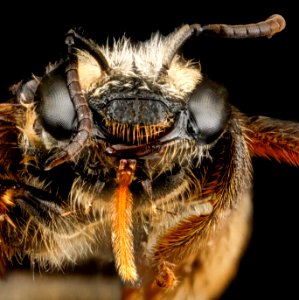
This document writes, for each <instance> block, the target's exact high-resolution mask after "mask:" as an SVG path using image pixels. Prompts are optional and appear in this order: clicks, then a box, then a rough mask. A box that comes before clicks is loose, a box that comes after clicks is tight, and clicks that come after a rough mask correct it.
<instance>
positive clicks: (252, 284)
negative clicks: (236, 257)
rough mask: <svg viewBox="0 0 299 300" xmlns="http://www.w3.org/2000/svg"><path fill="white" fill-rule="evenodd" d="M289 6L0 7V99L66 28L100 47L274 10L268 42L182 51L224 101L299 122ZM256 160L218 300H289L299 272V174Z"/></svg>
mask: <svg viewBox="0 0 299 300" xmlns="http://www.w3.org/2000/svg"><path fill="white" fill-rule="evenodd" d="M61 2H62V1H61ZM224 2H225V3H224ZM289 2H291V1H290V0H289V1H274V0H273V1H265V0H263V1H257V0H254V1H247V0H246V1H239V2H237V3H233V2H232V1H219V3H217V2H215V1H209V2H208V3H207V1H182V2H181V3H179V2H177V3H174V2H170V3H166V2H165V3H164V2H162V1H160V2H158V3H157V2H150V1H139V2H138V3H137V4H133V3H130V2H125V1H123V2H121V4H118V3H114V2H112V1H110V2H106V3H104V2H100V1H98V2H96V1H93V3H89V2H87V1H84V0H83V1H82V2H81V3H78V4H75V3H74V2H68V3H67V2H65V3H63V5H65V8H63V9H62V8H61V6H62V3H55V2H53V1H47V2H43V1H40V2H39V3H38V4H36V5H33V4H32V5H30V6H28V3H23V4H17V3H7V4H6V7H4V5H2V7H1V15H2V16H1V18H0V33H1V35H0V36H1V41H2V42H1V55H2V59H1V80H0V96H1V98H0V101H5V100H6V99H7V98H8V97H9V93H8V92H7V91H8V87H9V85H11V84H12V83H15V82H18V81H19V80H21V79H24V78H25V79H26V78H29V77H30V75H31V73H34V74H36V75H41V74H42V73H43V70H44V67H45V66H46V65H47V63H48V62H50V61H51V62H55V61H56V60H58V59H59V58H60V57H61V56H62V55H63V54H64V51H65V47H64V34H65V33H66V32H67V30H68V29H70V28H73V27H76V28H82V30H83V32H84V33H85V34H86V36H89V37H91V38H93V39H94V40H96V41H98V42H99V43H105V42H106V39H107V37H110V38H112V37H116V38H118V37H121V36H122V35H123V33H124V32H125V33H126V36H130V37H132V39H133V40H145V39H147V38H148V37H149V36H150V34H151V32H153V31H157V30H160V31H161V32H162V33H163V34H167V33H169V32H171V31H172V30H173V29H174V28H175V27H178V26H180V25H181V24H182V23H196V22H198V23H201V24H208V23H216V22H222V23H231V24H234V23H247V22H256V21H260V20H263V19H265V18H267V17H268V16H270V15H271V14H273V13H280V14H282V15H283V16H284V17H285V19H286V21H287V27H286V29H285V31H284V32H282V33H280V34H278V35H276V36H274V37H273V38H272V39H256V40H222V39H213V38H198V39H192V40H190V41H189V42H188V43H187V44H186V45H185V46H184V51H183V52H184V56H185V57H187V58H195V59H199V60H200V61H201V63H202V69H203V72H204V73H205V74H208V75H209V77H210V78H212V79H214V80H216V81H218V82H221V83H223V84H224V85H226V87H227V88H228V90H229V92H230V97H231V102H232V103H233V104H234V105H235V106H237V107H238V108H239V109H240V110H241V111H243V112H244V113H246V114H248V115H255V114H256V115H268V116H271V117H275V118H281V119H290V120H297V121H299V112H298V109H297V105H298V100H299V99H298V95H297V93H296V90H297V89H298V88H297V85H298V83H297V82H296V80H297V77H298V75H297V74H298V73H297V69H296V68H297V67H296V65H298V57H297V56H296V55H295V53H296V51H295V45H294V40H295V36H296V35H297V34H296V33H295V31H296V30H297V29H298V25H297V24H296V23H295V18H294V17H293V16H292V12H293V11H295V7H294V5H295V4H290V3H289ZM294 2H295V1H294ZM104 5H105V6H104ZM161 5H164V7H163V8H161ZM4 17H6V18H7V19H4ZM292 71H293V72H292ZM298 126H299V125H298ZM253 163H254V171H255V172H254V186H255V188H254V208H255V214H254V229H253V236H252V239H251V243H250V246H249V248H248V250H247V252H246V254H245V256H244V258H243V260H242V262H241V267H240V271H239V274H238V276H237V278H236V280H235V281H234V282H233V283H232V285H231V286H230V287H229V289H228V290H227V292H226V293H225V295H224V296H223V297H222V298H221V299H232V300H233V299H252V298H253V297H255V298H257V299H259V298H262V297H263V298H266V299H271V298H272V297H277V298H278V297H279V296H280V297H281V298H282V299H288V298H291V299H293V298H296V296H295V295H296V294H297V293H296V292H297V285H298V284H297V280H296V279H297V278H298V275H297V270H298V267H299V264H298V261H299V260H298V255H297V253H299V251H298V246H297V245H296V240H297V236H298V235H297V230H298V228H299V226H298V219H299V217H298V212H297V207H298V205H297V202H298V200H299V193H298V185H299V170H298V169H296V168H293V167H289V166H285V165H280V164H278V163H274V162H269V161H265V160H261V159H254V161H253ZM0 293H1V291H0Z"/></svg>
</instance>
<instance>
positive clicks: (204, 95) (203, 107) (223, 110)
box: [188, 79, 230, 144]
mask: <svg viewBox="0 0 299 300" xmlns="http://www.w3.org/2000/svg"><path fill="white" fill-rule="evenodd" d="M227 98H228V93H227V91H226V89H225V88H224V87H222V86H221V85H218V84H216V83H214V82H213V81H210V80H207V79H205V80H204V81H203V82H202V83H201V84H200V85H199V86H198V87H197V88H196V90H195V91H194V92H193V94H192V95H191V97H190V99H189V101H188V111H189V113H190V120H189V124H188V132H189V134H191V135H192V136H193V137H194V138H195V139H196V140H197V141H198V142H199V143H201V144H209V143H211V142H213V141H214V140H215V139H217V137H219V135H220V134H221V133H222V132H223V130H224V128H225V125H226V122H227V120H228V117H229V115H230V106H229V105H228V102H227Z"/></svg>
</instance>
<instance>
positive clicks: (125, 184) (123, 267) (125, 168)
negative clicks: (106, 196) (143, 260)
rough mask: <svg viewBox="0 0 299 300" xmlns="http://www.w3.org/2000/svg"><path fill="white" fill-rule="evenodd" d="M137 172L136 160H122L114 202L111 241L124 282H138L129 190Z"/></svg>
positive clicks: (118, 171)
mask: <svg viewBox="0 0 299 300" xmlns="http://www.w3.org/2000/svg"><path fill="white" fill-rule="evenodd" d="M135 170H136V160H135V159H128V160H127V159H121V160H120V162H119V166H118V170H117V177H116V180H117V188H116V191H115V193H114V197H113V200H112V207H111V213H112V220H111V221H112V224H111V239H112V248H113V252H114V257H115V262H116V267H117V269H118V272H119V275H120V276H121V278H122V279H123V280H124V281H129V282H134V281H136V280H137V278H138V275H137V270H136V266H135V262H134V241H133V233H132V206H133V197H132V194H131V192H130V190H129V185H130V184H131V182H132V180H133V178H134V174H135Z"/></svg>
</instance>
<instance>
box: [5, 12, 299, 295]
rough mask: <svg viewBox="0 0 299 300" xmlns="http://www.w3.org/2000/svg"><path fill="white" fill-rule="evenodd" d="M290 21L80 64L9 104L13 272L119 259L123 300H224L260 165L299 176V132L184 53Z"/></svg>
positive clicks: (78, 40) (52, 70)
mask: <svg viewBox="0 0 299 300" xmlns="http://www.w3.org/2000/svg"><path fill="white" fill-rule="evenodd" d="M284 27H285V21H284V19H283V17H282V16H280V15H272V16H271V17H269V18H268V19H267V20H265V21H262V22H259V23H255V24H247V25H226V24H211V25H205V26H201V25H199V24H193V25H183V26H181V27H180V28H178V29H176V30H175V31H174V32H172V33H170V34H169V35H167V36H162V35H161V34H159V33H157V34H155V35H153V36H152V37H151V39H149V40H148V41H145V42H142V43H141V42H140V43H137V44H133V43H132V42H131V41H130V40H129V39H127V38H122V39H120V40H118V41H115V42H114V44H113V46H112V47H109V46H108V45H106V46H99V45H97V44H96V43H95V42H93V41H92V40H89V39H86V38H85V37H83V36H81V35H80V34H79V33H77V32H76V31H75V30H70V31H69V32H68V33H67V35H66V39H65V42H66V46H67V56H66V59H64V60H61V61H60V62H58V63H56V64H53V65H49V66H48V67H47V68H46V72H45V74H44V75H43V76H42V77H36V76H33V77H32V79H31V80H29V81H28V82H25V83H24V82H21V83H19V84H16V85H14V86H13V88H12V91H13V95H14V96H13V98H12V100H10V101H8V102H7V103H2V104H0V272H1V273H2V274H4V272H5V269H6V268H7V265H8V263H9V261H11V260H12V259H13V258H15V257H17V258H18V259H19V260H22V259H24V258H29V260H30V261H31V262H32V264H38V265H39V266H40V267H41V268H46V269H48V268H52V269H55V268H58V269H61V268H63V267H64V266H67V265H74V264H77V263H80V262H82V261H84V260H87V259H89V258H91V257H92V258H93V257H96V258H97V259H98V260H99V261H101V262H103V263H110V262H114V264H115V267H116V270H117V273H118V276H119V278H120V279H121V280H122V282H123V291H122V293H123V299H206V300H208V299H215V298H217V297H220V295H221V294H222V293H223V291H224V290H225V288H226V287H227V285H228V284H229V283H230V281H231V280H232V279H233V277H234V276H235V274H236V271H237V269H238V264H239V261H240V258H241V256H242V253H243V251H244V249H245V247H246V244H247V241H248V239H249V236H250V231H251V226H250V223H251V215H252V203H251V188H252V163H251V158H252V157H253V156H259V157H263V158H271V159H274V160H276V161H278V162H284V163H286V164H290V165H294V166H298V165H299V143H298V138H299V126H298V124H297V123H294V122H290V121H281V120H277V119H273V118H268V117H262V116H256V117H248V116H246V115H245V114H243V113H242V112H240V111H239V110H238V109H237V108H236V107H234V106H233V105H231V104H230V103H229V101H228V92H227V90H226V89H225V87H223V86H222V85H220V84H218V83H215V82H213V81H212V80H210V79H209V78H207V77H205V76H203V75H202V72H201V67H200V64H199V63H198V62H194V61H190V60H186V59H184V58H183V56H182V55H180V54H179V50H180V49H181V47H182V46H183V45H184V44H185V42H186V41H187V40H188V39H189V38H191V37H193V36H196V35H215V36H220V37H226V38H256V37H263V36H264V37H272V36H273V35H274V34H276V33H278V32H280V31H281V30H283V29H284Z"/></svg>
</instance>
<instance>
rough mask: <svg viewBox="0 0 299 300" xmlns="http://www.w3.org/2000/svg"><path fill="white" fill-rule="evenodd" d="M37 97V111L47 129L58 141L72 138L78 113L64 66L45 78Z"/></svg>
mask: <svg viewBox="0 0 299 300" xmlns="http://www.w3.org/2000/svg"><path fill="white" fill-rule="evenodd" d="M37 97H38V98H39V99H38V100H37V101H38V107H37V109H38V112H39V115H40V119H41V122H42V125H43V126H44V127H45V129H46V130H47V131H48V132H49V133H50V134H51V135H52V136H53V137H54V138H56V139H58V140H61V139H67V138H70V137H71V135H72V132H73V131H74V129H75V121H76V112H75V108H74V105H73V103H72V100H71V97H70V94H69V90H68V87H67V83H66V79H65V74H64V66H63V65H62V66H60V67H58V68H57V69H55V70H53V71H52V72H50V73H48V74H47V75H46V76H44V77H43V79H42V80H41V82H40V85H39V86H38V89H37Z"/></svg>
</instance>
